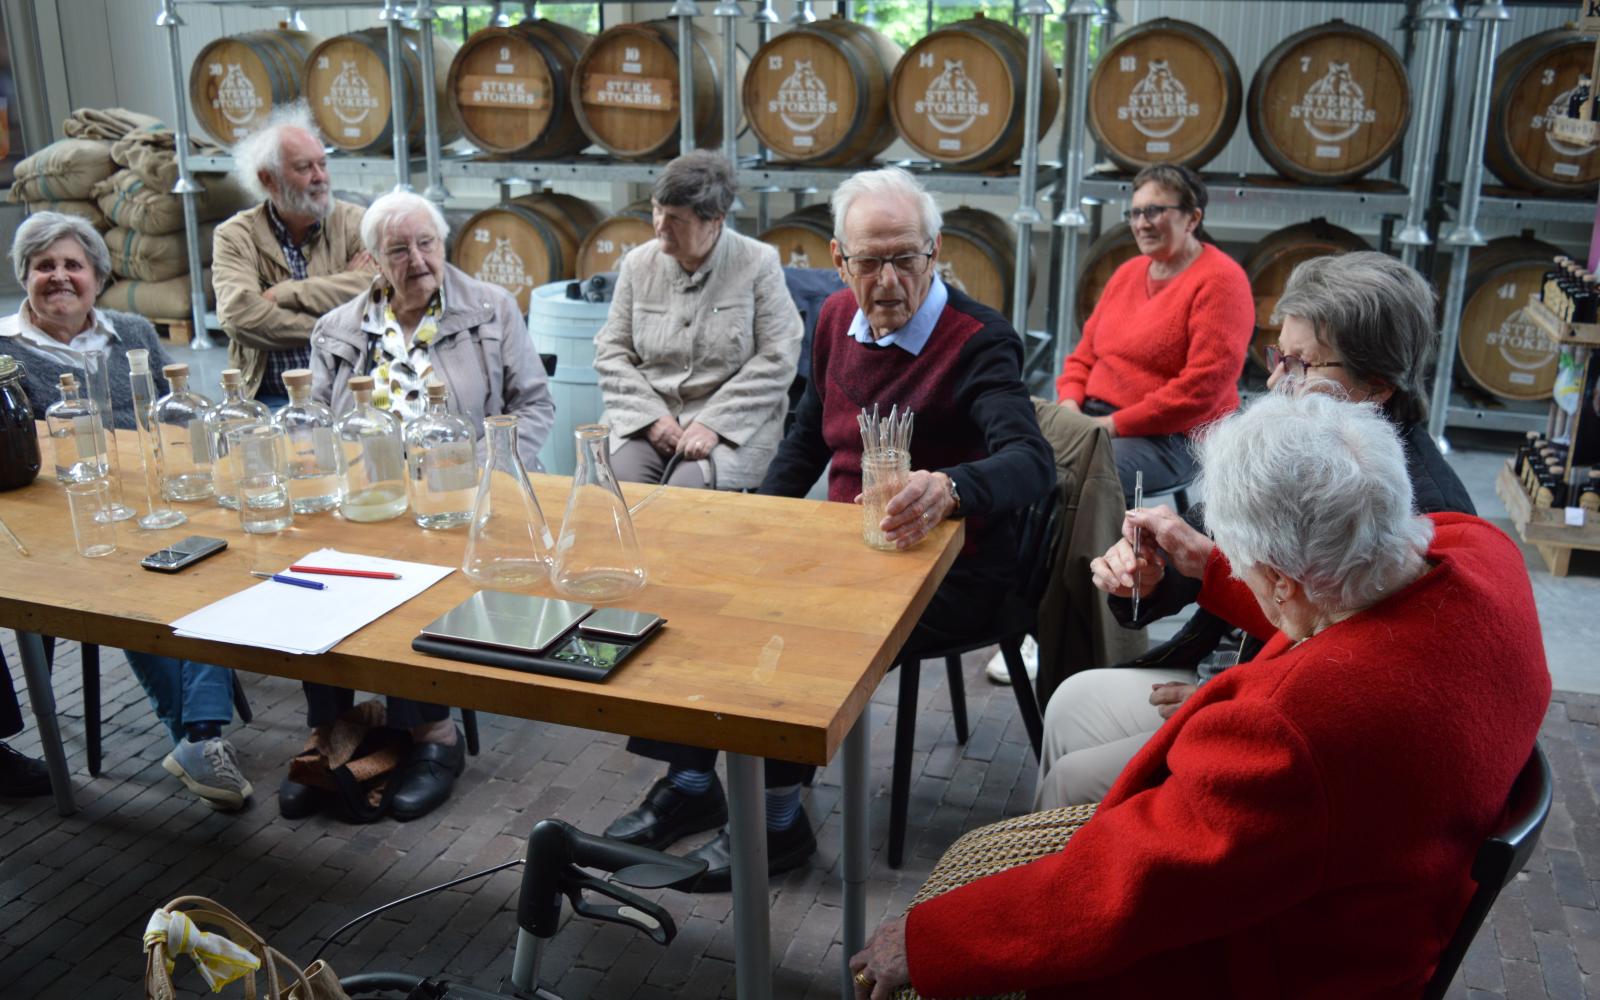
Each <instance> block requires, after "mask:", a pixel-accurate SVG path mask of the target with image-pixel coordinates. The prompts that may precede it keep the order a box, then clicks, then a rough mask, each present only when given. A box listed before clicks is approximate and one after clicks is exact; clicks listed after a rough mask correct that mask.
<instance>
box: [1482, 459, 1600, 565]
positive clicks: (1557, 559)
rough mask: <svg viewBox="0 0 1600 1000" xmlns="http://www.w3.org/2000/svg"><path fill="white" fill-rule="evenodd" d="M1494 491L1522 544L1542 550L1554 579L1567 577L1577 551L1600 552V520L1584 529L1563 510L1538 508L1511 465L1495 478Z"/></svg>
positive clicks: (1541, 552)
mask: <svg viewBox="0 0 1600 1000" xmlns="http://www.w3.org/2000/svg"><path fill="white" fill-rule="evenodd" d="M1494 491H1495V494H1496V495H1497V496H1499V497H1500V502H1501V503H1503V504H1505V505H1506V513H1507V514H1509V515H1511V524H1512V525H1513V526H1514V527H1515V528H1516V529H1517V534H1518V535H1520V536H1521V538H1522V540H1523V541H1524V542H1526V543H1528V544H1529V545H1532V546H1533V547H1534V548H1536V549H1538V550H1539V555H1540V557H1541V558H1543V559H1544V564H1545V566H1546V567H1547V568H1548V569H1549V570H1550V575H1551V576H1566V575H1567V569H1568V566H1569V564H1570V562H1571V560H1572V552H1573V550H1574V549H1581V550H1583V551H1586V552H1600V518H1594V517H1590V518H1588V519H1587V521H1586V523H1585V524H1584V525H1583V526H1582V527H1574V526H1573V525H1570V524H1567V523H1566V514H1565V512H1564V511H1563V510H1562V509H1560V508H1554V507H1535V506H1534V505H1533V501H1532V500H1530V499H1528V495H1527V494H1526V493H1524V492H1522V484H1521V483H1519V482H1517V476H1516V473H1515V472H1514V471H1512V468H1511V462H1510V461H1507V462H1506V464H1505V465H1502V466H1501V467H1500V474H1499V475H1498V476H1497V477H1496V478H1495V483H1494Z"/></svg>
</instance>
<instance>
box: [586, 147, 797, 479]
mask: <svg viewBox="0 0 1600 1000" xmlns="http://www.w3.org/2000/svg"><path fill="white" fill-rule="evenodd" d="M735 193H736V192H735V187H734V174H733V168H732V166H731V165H730V164H729V163H728V161H727V158H725V157H723V156H721V155H720V154H717V153H713V152H711V151H710V150H696V151H694V152H692V153H685V154H684V155H683V156H680V157H678V158H677V159H675V160H673V161H672V162H671V163H669V164H667V167H666V169H665V170H663V171H662V172H661V176H660V177H659V178H657V180H656V183H655V187H654V189H653V190H652V191H651V194H650V202H651V216H652V220H653V223H654V226H655V233H656V238H655V239H653V240H651V241H649V242H648V243H645V244H644V245H642V246H638V247H635V248H634V249H633V250H630V251H629V252H628V255H627V256H626V257H624V258H623V259H622V265H621V268H620V272H619V274H618V275H617V287H616V295H615V297H613V299H612V300H611V310H610V312H609V313H608V314H607V316H606V323H605V326H604V327H602V328H601V330H600V332H599V333H598V334H596V335H595V340H594V346H595V356H594V368H595V371H596V372H597V373H598V374H599V377H600V392H601V395H602V396H604V398H605V415H604V416H603V417H602V418H601V419H602V420H603V422H605V423H606V424H609V425H610V427H611V460H612V464H613V467H614V468H615V470H616V473H617V478H619V479H624V480H631V481H634V482H661V481H662V476H663V474H668V470H669V468H670V470H671V471H670V474H669V475H668V478H667V482H669V483H671V484H672V485H673V486H688V487H705V486H711V487H714V488H719V489H749V488H751V487H754V486H756V485H757V484H759V483H760V482H761V476H762V474H763V473H765V472H766V471H767V463H768V462H770V461H772V456H773V454H774V453H775V452H776V451H777V449H778V439H779V438H781V437H782V436H783V418H784V415H785V414H786V413H787V411H788V406H789V396H788V391H789V386H790V384H791V383H792V382H793V381H794V372H795V363H796V361H797V359H798V358H799V354H800V336H801V333H802V330H803V327H802V325H801V322H800V314H799V312H798V311H796V309H795V306H794V301H793V300H792V299H791V298H790V297H789V290H788V287H787V286H786V284H785V282H784V277H783V268H782V266H780V264H779V262H778V252H777V251H776V250H774V249H773V248H772V247H769V246H767V245H766V244H765V243H762V242H760V241H758V240H753V239H750V238H749V237H746V236H741V235H739V234H738V233H736V232H734V231H733V230H732V229H730V228H729V227H728V226H727V225H726V220H727V216H728V213H729V212H730V211H731V210H732V208H733V202H734V196H735Z"/></svg>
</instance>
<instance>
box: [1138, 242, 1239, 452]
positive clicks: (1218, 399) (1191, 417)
mask: <svg viewBox="0 0 1600 1000" xmlns="http://www.w3.org/2000/svg"><path fill="white" fill-rule="evenodd" d="M1207 264H1208V268H1209V270H1210V273H1209V274H1206V275H1205V276H1204V281H1203V283H1202V285H1201V286H1200V289H1199V291H1198V292H1197V293H1196V294H1195V298H1194V303H1193V305H1192V307H1191V308H1190V310H1189V316H1188V327H1189V351H1188V357H1187V358H1186V360H1185V362H1184V366H1183V369H1182V371H1180V372H1179V373H1178V374H1177V376H1176V377H1175V378H1173V379H1171V380H1169V381H1168V382H1166V383H1165V384H1164V385H1162V386H1160V387H1159V388H1157V389H1156V390H1155V391H1154V392H1149V393H1145V394H1144V395H1143V396H1141V397H1140V398H1139V399H1138V400H1137V401H1136V402H1133V403H1131V404H1129V405H1127V406H1124V407H1123V408H1122V409H1120V410H1118V411H1117V412H1116V413H1115V414H1113V415H1112V418H1111V419H1112V420H1113V421H1114V422H1115V423H1116V427H1117V433H1118V434H1119V435H1122V436H1127V437H1147V436H1150V435H1154V434H1177V433H1181V432H1183V431H1187V430H1190V429H1192V428H1194V427H1196V426H1199V425H1200V424H1202V423H1205V422H1206V421H1207V420H1210V419H1211V418H1213V417H1215V416H1218V415H1220V414H1221V413H1223V412H1227V411H1229V410H1233V409H1235V408H1237V407H1238V393H1237V390H1236V389H1235V384H1236V383H1237V382H1238V381H1239V373H1240V372H1241V371H1242V370H1243V369H1244V355H1245V352H1246V351H1247V350H1249V348H1250V337H1251V335H1252V334H1253V333H1254V332H1255V325H1256V306H1255V298H1254V296H1253V295H1252V294H1251V292H1250V280H1249V278H1247V277H1246V276H1245V273H1244V271H1243V270H1242V269H1241V268H1240V267H1239V265H1237V264H1235V263H1234V262H1233V261H1232V260H1229V259H1227V258H1226V257H1225V256H1223V255H1222V253H1221V252H1220V251H1217V252H1216V256H1215V257H1212V258H1210V259H1209V260H1208V262H1207ZM1224 397H1228V398H1226V399H1225V398H1224Z"/></svg>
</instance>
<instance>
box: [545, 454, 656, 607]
mask: <svg viewBox="0 0 1600 1000" xmlns="http://www.w3.org/2000/svg"><path fill="white" fill-rule="evenodd" d="M572 436H573V438H574V439H575V441H576V444H577V454H578V468H577V471H576V472H574V473H573V475H572V492H571V493H569V494H568V495H567V511H566V514H565V515H564V516H563V517H562V518H561V538H560V540H559V541H557V542H556V558H555V562H554V564H553V565H552V566H551V570H550V582H551V583H553V584H555V588H556V589H557V590H559V591H561V593H563V594H565V595H566V596H568V597H573V598H576V599H578V600H581V601H587V602H589V603H591V604H594V603H604V602H606V601H619V600H622V599H623V598H625V597H627V596H628V595H630V594H633V593H636V592H638V591H639V590H641V589H642V588H643V587H644V584H645V578H646V571H645V565H644V555H643V553H641V552H640V551H639V540H638V538H637V537H636V536H635V535H634V533H633V518H632V517H630V516H629V515H628V504H627V502H626V501H624V500H623V499H622V490H621V488H620V487H618V486H617V477H616V475H615V474H614V473H613V472H612V470H611V443H610V436H611V428H609V427H607V426H606V425H605V424H582V425H580V426H578V427H575V428H573V431H572Z"/></svg>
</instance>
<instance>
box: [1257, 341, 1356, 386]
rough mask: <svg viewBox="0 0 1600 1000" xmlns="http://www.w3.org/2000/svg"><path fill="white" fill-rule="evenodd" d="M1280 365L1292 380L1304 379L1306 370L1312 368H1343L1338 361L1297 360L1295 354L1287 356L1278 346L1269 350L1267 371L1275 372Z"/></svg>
mask: <svg viewBox="0 0 1600 1000" xmlns="http://www.w3.org/2000/svg"><path fill="white" fill-rule="evenodd" d="M1279 365H1282V366H1283V373H1284V374H1285V375H1288V376H1289V377H1290V378H1304V377H1305V374H1306V370H1307V369H1310V368H1343V367H1344V365H1343V364H1341V363H1340V362H1338V361H1307V360H1306V359H1305V358H1297V357H1295V356H1294V355H1293V354H1285V353H1283V352H1282V351H1280V350H1278V348H1277V346H1276V345H1274V346H1271V347H1268V348H1267V371H1269V372H1270V371H1275V370H1276V369H1277V367H1278V366H1279Z"/></svg>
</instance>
